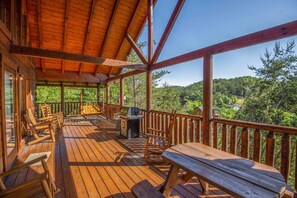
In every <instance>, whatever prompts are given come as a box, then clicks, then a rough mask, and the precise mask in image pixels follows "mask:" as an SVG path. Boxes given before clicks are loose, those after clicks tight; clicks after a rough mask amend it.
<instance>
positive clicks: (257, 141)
mask: <svg viewBox="0 0 297 198" xmlns="http://www.w3.org/2000/svg"><path fill="white" fill-rule="evenodd" d="M261 139H262V138H261V132H260V130H259V129H255V131H254V152H253V160H254V161H255V162H259V161H260V159H261Z"/></svg>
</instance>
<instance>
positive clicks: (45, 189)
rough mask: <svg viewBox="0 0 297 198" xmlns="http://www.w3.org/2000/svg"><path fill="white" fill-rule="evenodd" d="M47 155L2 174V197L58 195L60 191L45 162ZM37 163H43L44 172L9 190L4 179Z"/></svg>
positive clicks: (0, 187)
mask: <svg viewBox="0 0 297 198" xmlns="http://www.w3.org/2000/svg"><path fill="white" fill-rule="evenodd" d="M45 159H46V155H44V156H41V157H39V158H36V159H34V160H31V161H30V162H27V163H24V164H22V165H20V166H17V167H15V168H13V169H10V170H8V171H6V172H4V173H2V174H0V197H6V198H8V197H10V198H14V197H40V196H42V195H45V196H46V197H48V198H52V197H54V196H55V194H56V193H58V192H59V189H58V188H57V187H56V185H55V183H54V181H53V179H52V177H51V175H50V172H49V169H48V167H47V164H46V162H45ZM37 162H41V164H42V167H43V169H44V172H43V173H41V174H39V175H38V176H36V177H35V178H34V179H32V180H30V181H27V182H24V183H22V184H20V185H17V186H15V187H13V188H10V189H8V188H7V187H6V186H5V184H4V182H3V178H4V177H6V176H8V175H11V174H14V173H17V172H19V171H20V170H23V169H28V168H30V165H33V164H35V163H37Z"/></svg>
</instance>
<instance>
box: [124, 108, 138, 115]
mask: <svg viewBox="0 0 297 198" xmlns="http://www.w3.org/2000/svg"><path fill="white" fill-rule="evenodd" d="M120 113H121V115H122V116H138V115H139V113H140V110H139V108H137V107H122V108H121V111H120Z"/></svg>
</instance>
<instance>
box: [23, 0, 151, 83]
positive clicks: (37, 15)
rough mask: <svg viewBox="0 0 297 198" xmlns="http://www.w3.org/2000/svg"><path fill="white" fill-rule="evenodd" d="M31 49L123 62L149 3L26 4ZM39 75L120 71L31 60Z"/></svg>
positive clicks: (52, 0) (45, 0)
mask: <svg viewBox="0 0 297 198" xmlns="http://www.w3.org/2000/svg"><path fill="white" fill-rule="evenodd" d="M26 7H27V8H26V9H27V15H28V21H29V32H30V43H31V47H33V48H42V49H47V50H54V51H61V52H68V53H74V54H82V55H87V56H95V57H103V58H109V59H117V60H123V61H125V60H126V58H127V55H128V53H129V51H130V49H131V45H130V44H129V42H128V41H127V39H125V35H126V32H128V33H129V35H130V36H131V37H132V39H133V40H134V41H135V40H137V39H138V37H139V34H140V32H141V30H142V28H143V26H144V24H145V20H146V16H147V0H27V2H26ZM33 62H34V65H35V68H36V71H37V74H38V75H40V76H41V75H42V73H47V72H50V73H54V74H53V75H55V74H56V75H58V76H61V74H64V73H66V72H71V73H74V72H75V73H77V74H78V75H81V74H83V73H87V74H88V75H89V74H93V75H94V76H96V75H97V76H98V78H100V77H102V76H108V77H109V76H114V75H118V74H120V72H121V68H118V67H111V66H108V65H96V64H90V63H79V62H73V61H65V60H57V59H47V58H39V57H34V61H33Z"/></svg>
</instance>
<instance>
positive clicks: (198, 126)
mask: <svg viewBox="0 0 297 198" xmlns="http://www.w3.org/2000/svg"><path fill="white" fill-rule="evenodd" d="M200 123H201V120H200V119H198V120H196V122H195V128H196V129H195V130H196V142H199V143H200V140H201V128H200V126H201V124H200Z"/></svg>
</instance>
